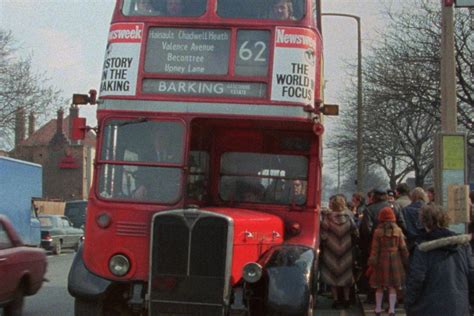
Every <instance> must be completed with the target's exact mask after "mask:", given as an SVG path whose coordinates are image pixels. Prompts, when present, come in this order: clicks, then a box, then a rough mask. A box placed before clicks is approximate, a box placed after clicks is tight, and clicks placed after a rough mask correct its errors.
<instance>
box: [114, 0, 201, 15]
mask: <svg viewBox="0 0 474 316" xmlns="http://www.w3.org/2000/svg"><path fill="white" fill-rule="evenodd" d="M206 6H207V1H206V0H125V1H124V2H123V6H122V13H123V15H125V16H164V17H175V16H176V17H186V16H189V17H196V16H201V15H203V14H204V13H205V12H206Z"/></svg>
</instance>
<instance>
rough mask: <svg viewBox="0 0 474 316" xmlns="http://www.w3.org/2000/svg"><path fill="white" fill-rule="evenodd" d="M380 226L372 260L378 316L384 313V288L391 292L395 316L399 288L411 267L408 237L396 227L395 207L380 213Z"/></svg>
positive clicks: (373, 244) (374, 236)
mask: <svg viewBox="0 0 474 316" xmlns="http://www.w3.org/2000/svg"><path fill="white" fill-rule="evenodd" d="M378 220H379V225H378V226H377V228H376V229H375V231H374V234H373V237H372V247H371V250H370V257H369V261H368V264H369V270H370V276H369V283H370V286H371V287H373V288H375V289H376V292H375V304H376V305H375V315H377V316H379V315H380V314H381V312H382V299H383V291H384V289H388V292H389V315H390V316H394V315H395V302H396V301H397V289H400V288H401V286H402V285H403V284H404V282H405V267H407V264H408V249H407V246H406V244H405V236H404V235H403V232H402V230H401V228H400V227H399V226H398V225H397V224H396V221H397V219H396V217H395V213H394V212H393V210H392V208H391V207H388V206H387V207H384V208H383V209H381V210H380V212H379V214H378Z"/></svg>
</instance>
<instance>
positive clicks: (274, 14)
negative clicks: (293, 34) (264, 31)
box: [270, 0, 295, 20]
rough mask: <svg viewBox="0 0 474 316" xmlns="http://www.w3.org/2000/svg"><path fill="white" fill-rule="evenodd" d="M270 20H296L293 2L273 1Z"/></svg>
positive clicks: (287, 0)
mask: <svg viewBox="0 0 474 316" xmlns="http://www.w3.org/2000/svg"><path fill="white" fill-rule="evenodd" d="M270 18H271V19H274V20H295V17H294V16H293V3H292V2H291V0H272V2H271V8H270Z"/></svg>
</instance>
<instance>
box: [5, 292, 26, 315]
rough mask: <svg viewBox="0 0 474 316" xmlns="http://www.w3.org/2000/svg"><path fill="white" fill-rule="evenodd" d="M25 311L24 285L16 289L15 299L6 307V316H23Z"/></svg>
mask: <svg viewBox="0 0 474 316" xmlns="http://www.w3.org/2000/svg"><path fill="white" fill-rule="evenodd" d="M22 310H23V285H22V284H20V286H19V287H18V288H17V289H16V292H15V298H14V299H13V301H12V302H11V303H9V304H8V305H7V306H5V310H4V311H5V316H21V314H22Z"/></svg>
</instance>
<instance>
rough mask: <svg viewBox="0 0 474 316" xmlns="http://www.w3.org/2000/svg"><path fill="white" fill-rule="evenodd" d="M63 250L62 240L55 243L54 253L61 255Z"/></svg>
mask: <svg viewBox="0 0 474 316" xmlns="http://www.w3.org/2000/svg"><path fill="white" fill-rule="evenodd" d="M61 251H62V241H61V240H58V242H57V243H56V244H55V245H54V249H53V254H55V255H60V254H61Z"/></svg>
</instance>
